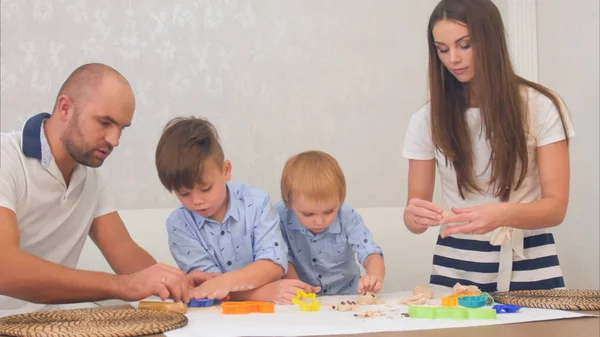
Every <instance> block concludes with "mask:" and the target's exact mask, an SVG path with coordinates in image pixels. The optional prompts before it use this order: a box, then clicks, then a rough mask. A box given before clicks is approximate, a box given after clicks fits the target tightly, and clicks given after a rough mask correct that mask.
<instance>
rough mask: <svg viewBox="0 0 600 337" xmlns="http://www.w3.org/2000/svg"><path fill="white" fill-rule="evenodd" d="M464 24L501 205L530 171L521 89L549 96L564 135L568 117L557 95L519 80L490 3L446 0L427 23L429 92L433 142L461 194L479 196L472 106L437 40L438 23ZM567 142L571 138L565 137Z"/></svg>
mask: <svg viewBox="0 0 600 337" xmlns="http://www.w3.org/2000/svg"><path fill="white" fill-rule="evenodd" d="M443 19H447V20H454V21H457V22H461V23H463V24H465V25H466V26H467V27H468V29H469V31H470V35H471V46H472V47H471V48H472V49H473V59H474V65H475V69H474V70H475V77H474V78H473V80H472V82H471V83H470V85H471V86H473V87H472V89H473V91H471V92H475V95H476V96H475V97H476V101H477V104H478V106H479V108H480V110H481V113H482V121H483V124H484V127H485V135H486V138H487V140H488V141H489V144H490V147H491V156H490V158H489V162H488V167H487V168H488V169H489V168H490V167H491V175H490V181H489V183H490V186H492V188H493V193H494V195H495V196H496V197H499V198H500V200H502V201H507V200H508V199H509V196H510V193H511V192H512V191H513V190H516V189H518V188H519V187H520V186H521V184H522V183H523V180H524V179H525V176H526V174H527V168H528V155H527V139H526V132H527V128H528V125H529V118H528V107H527V102H526V101H525V100H524V97H523V96H522V94H521V90H520V87H521V85H525V86H528V87H531V88H533V89H535V90H537V91H539V92H540V93H542V94H543V95H545V96H547V97H548V98H549V99H550V100H551V101H552V103H553V104H554V105H555V106H556V108H557V109H558V111H559V113H560V118H561V122H562V125H563V129H564V130H565V136H567V132H566V125H565V119H564V116H563V113H562V110H561V105H560V103H559V101H558V99H557V97H556V96H555V95H554V94H553V93H552V92H551V91H550V90H548V89H547V88H545V87H544V86H542V85H539V84H537V83H533V82H530V81H528V80H525V79H524V78H521V77H519V76H517V75H516V74H515V72H514V70H513V67H512V65H511V61H510V56H509V53H508V48H507V45H506V38H505V32H504V25H503V23H502V17H501V15H500V12H499V11H498V9H497V8H496V6H495V5H494V4H493V3H492V2H491V1H489V0H442V1H441V2H440V3H439V4H438V5H437V6H436V8H435V9H434V11H433V13H432V14H431V17H430V20H429V27H428V32H427V38H428V42H429V88H430V93H431V102H430V104H431V134H432V140H433V144H434V146H435V147H436V149H437V150H438V151H440V152H441V153H442V154H443V155H444V156H445V157H446V165H447V164H448V162H450V163H451V165H452V166H453V167H454V169H455V171H456V178H457V183H458V190H459V193H460V196H461V197H462V198H463V199H465V194H466V193H465V192H469V193H473V192H481V191H482V189H481V188H480V187H479V186H477V184H476V180H475V174H474V168H473V166H474V158H473V148H472V144H471V138H470V133H469V128H468V126H467V122H466V117H465V112H466V110H467V109H468V108H469V101H468V96H469V94H470V93H468V92H466V91H465V87H464V86H463V84H462V83H461V82H459V81H458V80H457V79H456V78H455V77H454V76H453V75H452V74H451V73H450V72H449V71H448V69H446V67H445V66H444V65H443V64H442V62H441V61H440V59H439V57H438V54H437V49H436V46H435V44H434V39H433V33H432V31H433V27H434V25H435V24H436V23H437V22H438V21H439V20H443ZM567 142H568V136H567Z"/></svg>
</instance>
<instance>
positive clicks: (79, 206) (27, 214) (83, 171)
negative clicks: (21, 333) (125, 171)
mask: <svg viewBox="0 0 600 337" xmlns="http://www.w3.org/2000/svg"><path fill="white" fill-rule="evenodd" d="M48 117H50V115H49V114H47V113H40V114H38V115H35V116H33V117H31V118H30V119H28V120H27V121H26V122H25V124H24V126H23V129H22V132H12V133H2V134H1V136H2V138H1V143H0V145H1V151H0V154H1V156H0V160H1V161H0V207H5V208H8V209H11V210H12V211H13V212H15V214H16V216H17V222H18V225H19V235H20V249H21V250H22V251H24V252H26V253H29V254H31V255H35V256H37V257H39V258H42V259H44V260H48V261H51V262H54V263H57V264H61V265H63V266H66V267H70V268H75V267H76V265H77V261H78V260H79V256H80V254H81V250H82V248H83V245H84V243H85V240H86V238H87V235H88V231H89V229H90V226H91V224H92V221H93V219H94V218H96V217H99V216H101V215H104V214H107V213H110V212H112V211H115V208H114V206H113V203H112V201H111V199H110V197H109V195H108V194H109V193H108V190H107V188H106V184H105V183H104V181H103V180H102V178H101V176H100V172H98V170H96V169H94V168H91V167H87V166H83V165H79V164H78V165H77V166H76V168H75V170H74V171H73V174H72V175H71V181H70V183H69V185H68V186H67V185H66V184H65V180H64V178H63V176H62V174H61V172H60V170H59V169H58V166H57V165H56V162H55V161H54V157H53V156H52V152H51V151H50V146H49V145H48V141H47V140H46V136H45V133H44V128H43V125H44V121H45V120H46V119H47V118H48ZM0 225H1V224H0ZM40 286H43V285H42V284H41V283H40ZM53 308H56V306H46V305H40V304H34V303H29V302H25V301H21V300H18V299H15V298H11V297H7V296H1V295H0V312H2V314H7V313H10V314H13V313H18V312H31V311H39V310H47V309H53ZM7 310H10V311H9V312H6V311H7Z"/></svg>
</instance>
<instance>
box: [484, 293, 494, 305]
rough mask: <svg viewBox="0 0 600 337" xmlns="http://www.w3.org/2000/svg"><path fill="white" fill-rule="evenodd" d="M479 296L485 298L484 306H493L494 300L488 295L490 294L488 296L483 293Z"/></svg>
mask: <svg viewBox="0 0 600 337" xmlns="http://www.w3.org/2000/svg"><path fill="white" fill-rule="evenodd" d="M481 296H483V297H485V304H486V305H492V304H494V298H493V297H492V295H490V294H488V293H486V292H483V293H481Z"/></svg>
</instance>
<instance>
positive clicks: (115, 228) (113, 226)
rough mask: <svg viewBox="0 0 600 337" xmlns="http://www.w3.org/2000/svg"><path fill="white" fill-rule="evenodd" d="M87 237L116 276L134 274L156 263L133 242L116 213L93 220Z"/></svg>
mask: <svg viewBox="0 0 600 337" xmlns="http://www.w3.org/2000/svg"><path fill="white" fill-rule="evenodd" d="M89 235H90V238H91V239H92V241H94V243H95V244H96V246H98V248H99V249H100V251H101V252H102V254H103V255H104V257H105V258H106V260H107V261H108V263H109V264H110V266H111V268H112V269H113V270H114V271H115V273H117V274H131V273H135V272H138V271H140V270H142V269H145V268H148V267H150V266H151V265H153V264H155V263H156V260H155V259H154V258H153V257H152V256H150V254H148V252H146V251H145V250H144V249H142V248H141V247H140V246H138V245H137V244H136V243H135V242H134V241H133V239H132V238H131V236H130V235H129V232H128V231H127V228H126V227H125V225H124V224H123V221H122V220H121V217H120V216H119V214H118V213H117V212H111V213H108V214H105V215H102V216H100V217H97V218H96V219H94V221H93V222H92V227H91V228H90V233H89Z"/></svg>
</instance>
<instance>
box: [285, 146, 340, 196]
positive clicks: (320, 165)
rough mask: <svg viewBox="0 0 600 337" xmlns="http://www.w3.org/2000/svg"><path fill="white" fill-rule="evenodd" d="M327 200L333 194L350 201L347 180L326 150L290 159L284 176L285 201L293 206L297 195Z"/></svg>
mask: <svg viewBox="0 0 600 337" xmlns="http://www.w3.org/2000/svg"><path fill="white" fill-rule="evenodd" d="M300 195H302V196H304V197H306V198H309V199H311V200H314V201H317V202H319V201H325V200H328V199H329V198H331V197H332V196H333V195H337V196H338V197H339V198H340V203H343V202H344V200H345V199H346V178H345V177H344V173H343V172H342V168H341V167H340V165H339V164H338V162H337V161H336V160H335V158H333V157H332V156H331V155H329V154H327V153H325V152H322V151H306V152H302V153H299V154H297V155H294V156H292V157H290V158H289V159H288V161H287V162H286V163H285V166H284V167H283V172H282V174H281V199H282V200H283V202H284V203H285V205H286V207H290V205H291V203H292V198H293V197H294V196H300Z"/></svg>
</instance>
